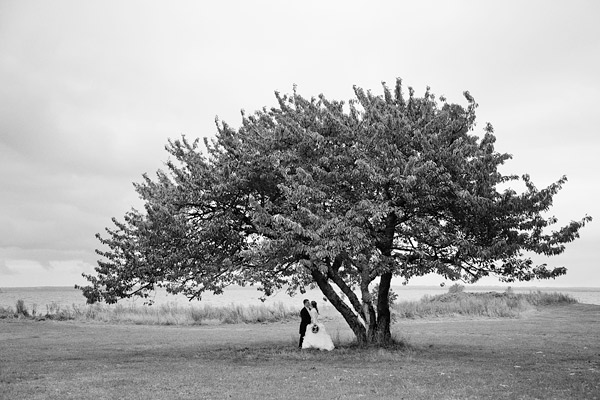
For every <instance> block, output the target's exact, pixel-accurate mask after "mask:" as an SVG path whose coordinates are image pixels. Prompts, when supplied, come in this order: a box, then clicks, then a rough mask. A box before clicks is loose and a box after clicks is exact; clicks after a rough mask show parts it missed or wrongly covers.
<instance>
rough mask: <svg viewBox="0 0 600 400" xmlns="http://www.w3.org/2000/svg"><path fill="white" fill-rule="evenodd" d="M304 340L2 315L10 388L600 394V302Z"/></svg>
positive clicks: (316, 394) (420, 395) (142, 392)
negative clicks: (384, 338) (315, 347)
mask: <svg viewBox="0 0 600 400" xmlns="http://www.w3.org/2000/svg"><path fill="white" fill-rule="evenodd" d="M325 324H326V326H327V328H328V330H329V332H330V333H331V334H332V337H333V338H334V342H336V344H337V345H338V348H336V349H335V350H334V351H332V352H320V351H299V350H298V349H297V348H296V346H297V330H298V323H297V322H286V323H271V324H235V325H207V326H204V325H201V326H153V325H150V326H148V325H124V324H105V323H97V322H73V321H62V322H60V321H38V322H36V321H32V320H24V319H3V320H0V398H1V399H304V400H306V399H360V398H365V399H402V398H404V399H600V306H596V305H585V304H573V305H562V306H553V307H548V308H542V309H539V310H538V311H532V312H529V313H527V314H525V315H523V316H522V317H521V318H516V319H509V318H501V319H481V318H478V319H467V318H464V317H456V318H443V319H436V318H431V319H415V320H405V319H401V320H400V321H399V322H398V323H396V324H395V325H394V328H393V332H394V335H395V336H396V337H397V338H398V339H400V340H401V341H402V342H403V343H405V346H398V347H397V348H394V349H375V348H366V349H365V348H358V347H356V346H353V345H352V333H351V332H350V330H349V329H348V328H347V327H346V326H345V323H344V322H343V321H342V320H341V319H339V318H338V317H336V316H332V317H331V318H329V319H328V320H326V321H325Z"/></svg>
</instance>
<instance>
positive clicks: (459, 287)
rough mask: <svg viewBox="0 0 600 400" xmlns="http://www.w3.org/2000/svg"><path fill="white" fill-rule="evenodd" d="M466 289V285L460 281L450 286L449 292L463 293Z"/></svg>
mask: <svg viewBox="0 0 600 400" xmlns="http://www.w3.org/2000/svg"><path fill="white" fill-rule="evenodd" d="M464 291H465V285H461V284H459V283H455V284H454V285H452V286H450V287H449V288H448V293H451V294H452V293H462V292H464Z"/></svg>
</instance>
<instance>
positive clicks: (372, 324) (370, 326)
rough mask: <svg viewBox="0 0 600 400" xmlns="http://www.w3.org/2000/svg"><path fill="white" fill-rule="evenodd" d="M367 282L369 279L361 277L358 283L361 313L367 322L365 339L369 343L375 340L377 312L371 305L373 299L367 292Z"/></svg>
mask: <svg viewBox="0 0 600 400" xmlns="http://www.w3.org/2000/svg"><path fill="white" fill-rule="evenodd" d="M369 283H370V281H369V280H367V279H365V278H364V277H363V279H362V280H361V284H360V291H361V294H362V303H363V312H362V313H363V315H364V319H365V322H366V323H367V340H368V342H369V343H373V342H374V341H375V333H376V332H377V313H375V308H374V307H373V299H372V296H371V293H370V292H369Z"/></svg>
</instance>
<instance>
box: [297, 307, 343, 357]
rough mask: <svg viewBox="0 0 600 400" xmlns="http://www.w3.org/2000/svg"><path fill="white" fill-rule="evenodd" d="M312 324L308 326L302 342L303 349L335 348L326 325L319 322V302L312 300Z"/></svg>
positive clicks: (328, 349)
mask: <svg viewBox="0 0 600 400" xmlns="http://www.w3.org/2000/svg"><path fill="white" fill-rule="evenodd" d="M310 305H311V309H310V325H308V326H307V327H306V335H305V336H304V341H303V342H302V348H303V349H311V348H313V349H319V350H327V351H330V350H333V349H334V348H335V346H334V345H333V341H332V340H331V336H329V334H328V333H327V331H326V330H325V325H323V324H322V323H320V322H319V309H318V308H317V302H316V301H311V302H310Z"/></svg>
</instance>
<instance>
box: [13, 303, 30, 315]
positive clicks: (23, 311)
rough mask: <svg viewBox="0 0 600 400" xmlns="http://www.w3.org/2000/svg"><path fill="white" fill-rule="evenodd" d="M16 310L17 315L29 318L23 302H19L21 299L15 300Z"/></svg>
mask: <svg viewBox="0 0 600 400" xmlns="http://www.w3.org/2000/svg"><path fill="white" fill-rule="evenodd" d="M16 309H17V315H22V316H24V317H29V311H27V307H25V302H24V301H23V300H21V299H19V300H17V304H16Z"/></svg>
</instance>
